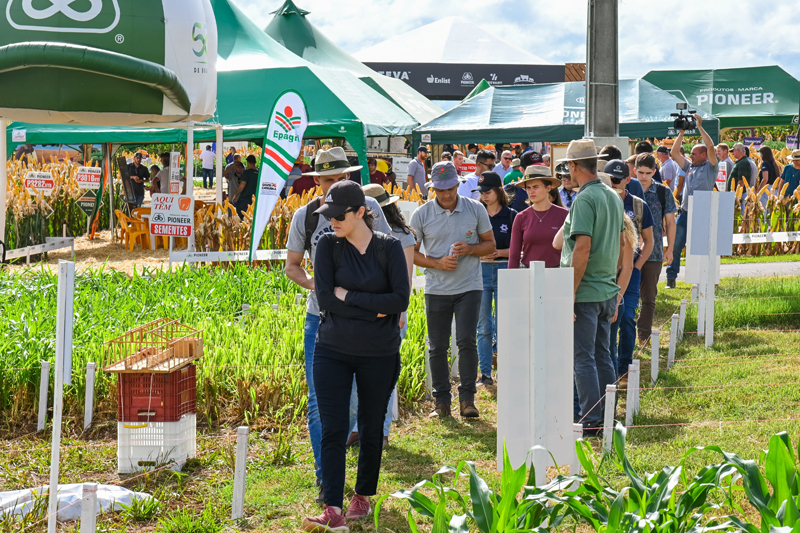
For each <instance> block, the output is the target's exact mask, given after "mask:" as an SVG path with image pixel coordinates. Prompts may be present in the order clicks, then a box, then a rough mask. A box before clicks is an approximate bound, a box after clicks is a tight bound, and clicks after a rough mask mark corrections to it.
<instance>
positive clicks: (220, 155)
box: [216, 126, 225, 204]
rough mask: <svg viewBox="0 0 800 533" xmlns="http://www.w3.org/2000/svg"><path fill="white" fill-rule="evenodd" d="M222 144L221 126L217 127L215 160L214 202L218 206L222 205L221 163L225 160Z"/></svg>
mask: <svg viewBox="0 0 800 533" xmlns="http://www.w3.org/2000/svg"><path fill="white" fill-rule="evenodd" d="M222 142H223V132H222V126H217V154H216V155H217V158H216V163H217V164H216V167H217V171H216V174H217V184H216V191H217V197H216V201H217V203H218V204H222V161H224V160H225V150H223V149H222Z"/></svg>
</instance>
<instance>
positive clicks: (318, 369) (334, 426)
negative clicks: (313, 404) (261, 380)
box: [314, 345, 400, 507]
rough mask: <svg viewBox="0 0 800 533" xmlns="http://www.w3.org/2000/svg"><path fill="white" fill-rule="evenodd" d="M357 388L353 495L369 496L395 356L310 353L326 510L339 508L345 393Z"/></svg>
mask: <svg viewBox="0 0 800 533" xmlns="http://www.w3.org/2000/svg"><path fill="white" fill-rule="evenodd" d="M354 375H355V379H356V384H357V387H358V438H359V441H360V446H359V451H358V477H357V479H356V485H355V491H356V494H360V495H362V496H374V495H375V492H376V491H377V488H378V476H379V474H380V471H381V454H382V452H383V420H384V417H385V416H386V407H387V406H388V405H389V397H390V396H391V395H392V389H394V385H395V383H397V378H398V376H399V375H400V353H399V352H398V354H397V355H396V356H392V357H365V356H355V355H346V354H343V353H340V352H336V351H333V350H331V349H329V348H324V347H322V346H319V345H317V346H316V347H315V348H314V387H315V389H316V392H317V402H319V414H320V419H321V421H322V454H321V455H322V486H323V487H325V505H327V506H329V507H342V501H343V498H344V476H345V460H346V458H347V454H346V448H345V445H346V444H347V437H348V436H349V435H350V414H349V411H350V409H349V408H350V392H351V391H352V389H353V376H354Z"/></svg>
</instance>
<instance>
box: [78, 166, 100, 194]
mask: <svg viewBox="0 0 800 533" xmlns="http://www.w3.org/2000/svg"><path fill="white" fill-rule="evenodd" d="M75 180H76V181H77V182H78V187H80V188H81V189H89V190H97V189H99V188H100V183H101V182H102V181H103V175H102V171H101V169H100V167H79V168H78V173H77V174H76V175H75Z"/></svg>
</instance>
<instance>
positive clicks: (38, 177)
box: [25, 170, 56, 196]
mask: <svg viewBox="0 0 800 533" xmlns="http://www.w3.org/2000/svg"><path fill="white" fill-rule="evenodd" d="M55 187H56V181H55V180H54V179H53V175H52V174H50V173H49V172H35V171H33V170H32V171H30V172H28V174H27V175H26V176H25V188H26V189H28V191H29V192H31V193H36V192H41V193H43V194H44V195H45V196H50V193H52V192H53V189H55Z"/></svg>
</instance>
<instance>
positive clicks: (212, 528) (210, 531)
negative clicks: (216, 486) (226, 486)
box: [157, 506, 229, 533]
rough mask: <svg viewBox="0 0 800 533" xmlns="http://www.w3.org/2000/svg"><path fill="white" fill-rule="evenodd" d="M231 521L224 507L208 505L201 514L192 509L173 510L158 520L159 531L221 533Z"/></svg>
mask: <svg viewBox="0 0 800 533" xmlns="http://www.w3.org/2000/svg"><path fill="white" fill-rule="evenodd" d="M228 522H229V520H228V518H227V517H226V516H225V512H224V510H223V509H222V508H219V507H212V506H207V507H205V508H204V509H203V510H202V511H201V512H200V513H199V514H195V513H194V512H193V511H192V510H191V509H185V508H181V509H178V510H176V511H172V512H171V513H169V514H168V515H167V516H166V517H165V518H162V519H161V520H159V521H158V529H157V531H158V532H159V533H220V532H221V531H224V530H225V528H226V527H227V523H228Z"/></svg>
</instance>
